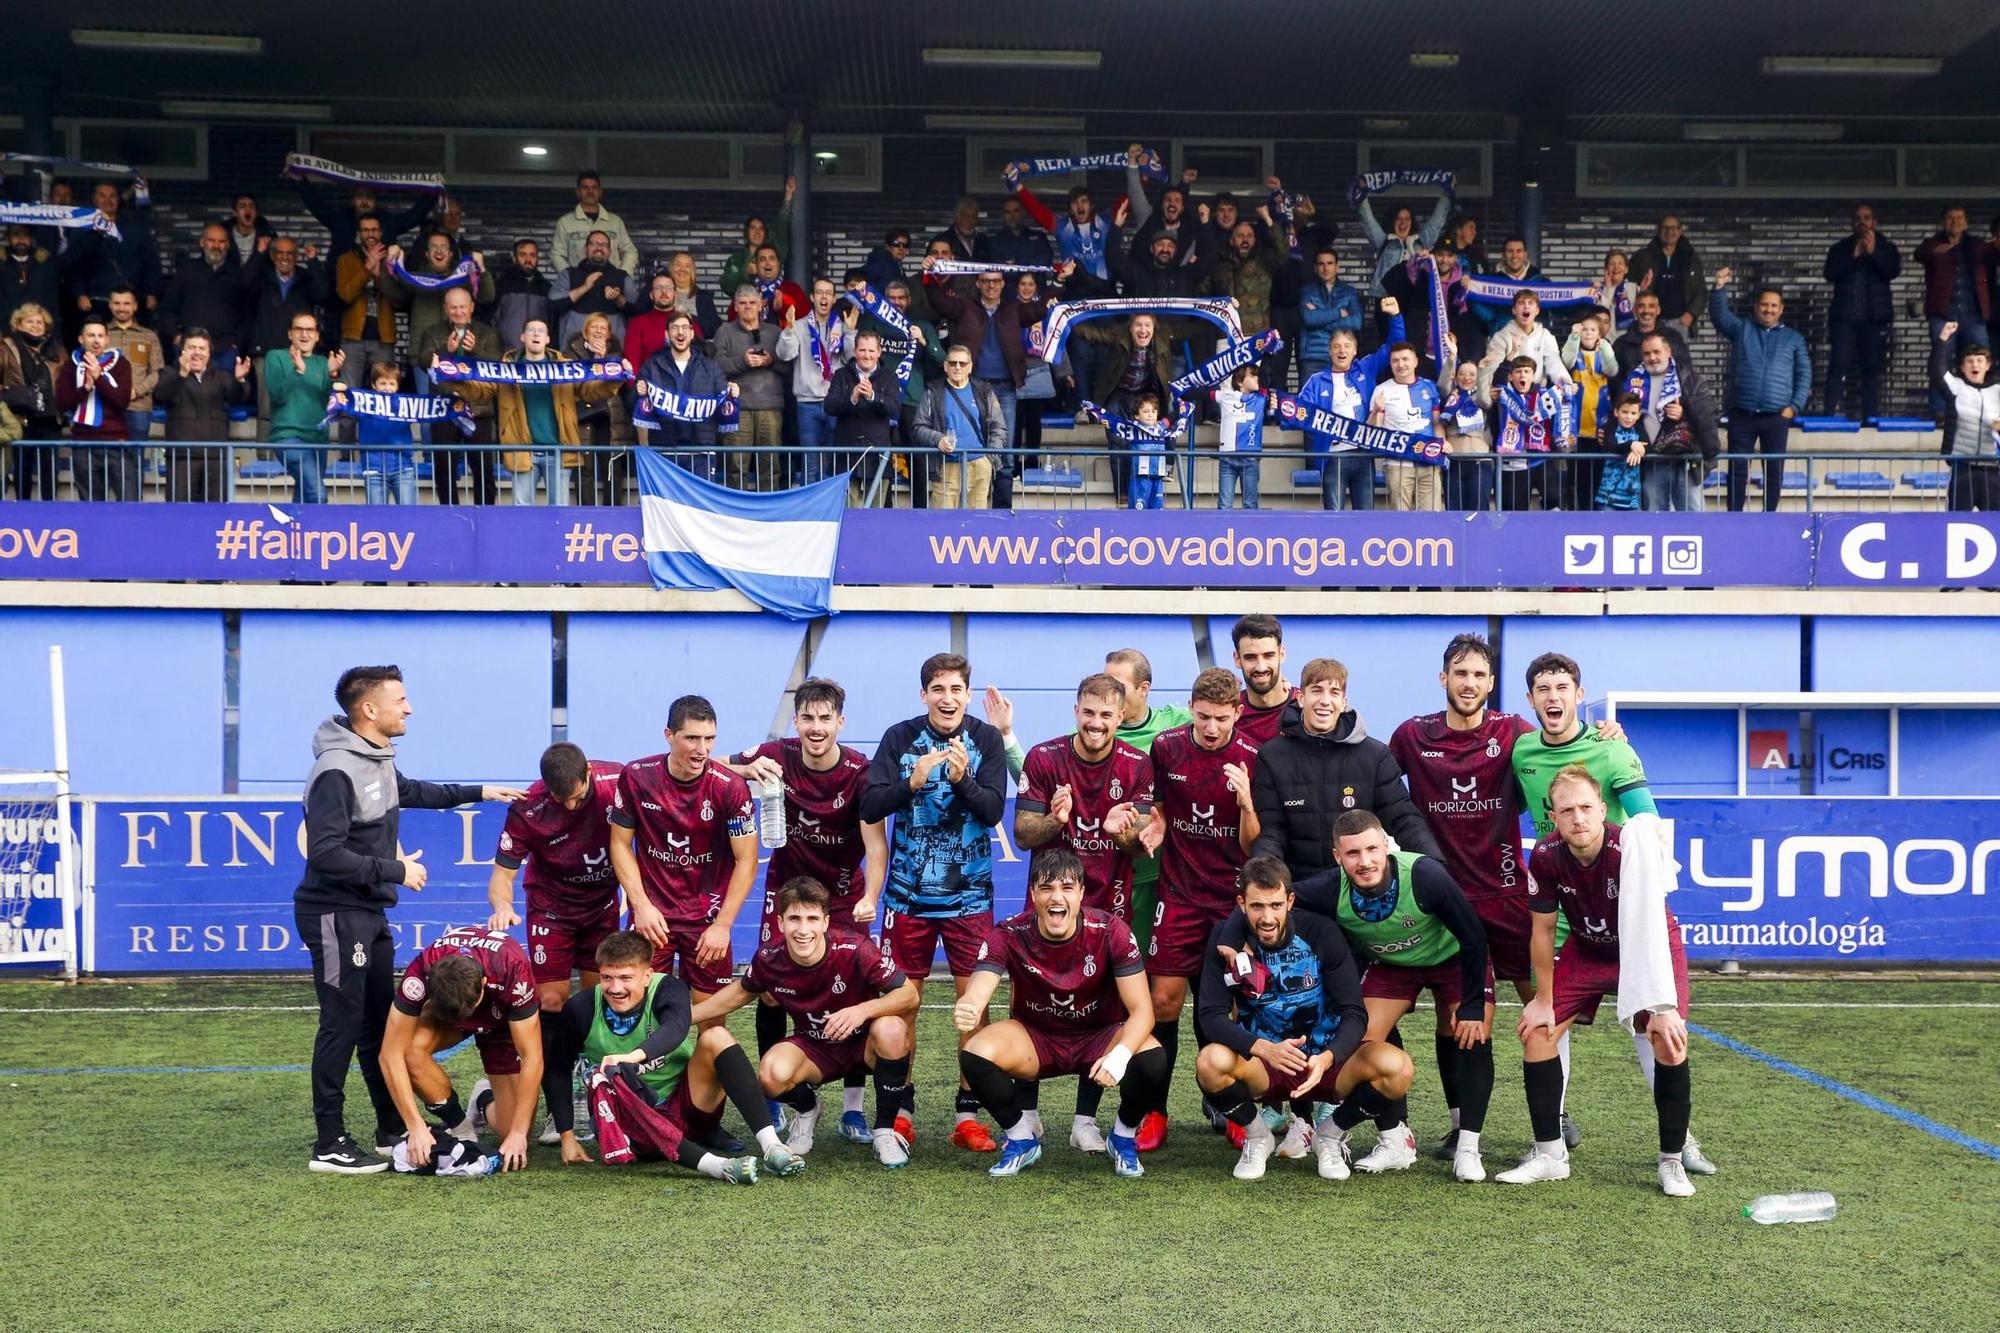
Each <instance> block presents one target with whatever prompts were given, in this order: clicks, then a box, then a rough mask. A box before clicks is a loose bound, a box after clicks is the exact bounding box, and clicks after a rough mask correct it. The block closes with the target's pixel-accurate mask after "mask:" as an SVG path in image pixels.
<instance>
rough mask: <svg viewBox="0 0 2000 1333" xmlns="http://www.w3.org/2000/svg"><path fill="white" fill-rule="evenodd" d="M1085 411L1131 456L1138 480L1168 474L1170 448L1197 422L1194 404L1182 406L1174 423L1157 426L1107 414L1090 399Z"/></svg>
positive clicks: (1087, 400)
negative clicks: (1168, 451)
mask: <svg viewBox="0 0 2000 1333" xmlns="http://www.w3.org/2000/svg"><path fill="white" fill-rule="evenodd" d="M1083 410H1084V411H1085V412H1088V413H1089V414H1090V415H1091V417H1092V419H1094V420H1096V421H1099V422H1102V423H1103V425H1104V433H1105V434H1106V435H1107V436H1109V437H1110V438H1111V439H1112V440H1114V441H1116V442H1117V443H1118V444H1119V445H1120V446H1121V447H1122V448H1124V449H1126V450H1128V451H1129V452H1130V453H1131V454H1132V456H1133V457H1132V473H1133V475H1134V476H1139V477H1164V476H1166V475H1167V449H1168V447H1169V446H1171V445H1172V444H1173V442H1174V441H1175V440H1177V439H1179V438H1180V436H1181V433H1182V432H1183V431H1185V430H1186V429H1187V428H1188V423H1189V422H1191V421H1193V420H1194V404H1193V403H1182V404H1181V409H1180V411H1179V412H1178V413H1176V414H1175V416H1174V419H1173V421H1172V423H1171V424H1170V423H1167V422H1161V423H1160V424H1159V425H1157V426H1148V425H1147V424H1145V423H1144V422H1143V421H1135V420H1133V419H1132V418H1130V417H1121V416H1119V415H1118V414H1117V413H1116V412H1107V411H1105V410H1104V409H1103V408H1101V407H1099V406H1098V405H1097V404H1096V403H1093V402H1091V401H1090V400H1089V399H1085V400H1084V402H1083Z"/></svg>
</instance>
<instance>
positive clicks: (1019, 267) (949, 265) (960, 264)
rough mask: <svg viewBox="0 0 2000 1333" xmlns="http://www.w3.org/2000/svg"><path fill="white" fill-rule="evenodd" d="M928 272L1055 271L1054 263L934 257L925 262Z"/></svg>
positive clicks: (967, 274) (952, 275)
mask: <svg viewBox="0 0 2000 1333" xmlns="http://www.w3.org/2000/svg"><path fill="white" fill-rule="evenodd" d="M924 268H925V270H926V271H927V272H931V273H936V274H939V275H941V276H943V277H947V278H966V277H972V278H976V277H978V276H979V275H980V274H982V273H1054V272H1055V271H1056V270H1055V266H1054V265H1053V264H982V263H980V262H979V261H978V260H976V259H932V260H928V261H926V262H925V264H924Z"/></svg>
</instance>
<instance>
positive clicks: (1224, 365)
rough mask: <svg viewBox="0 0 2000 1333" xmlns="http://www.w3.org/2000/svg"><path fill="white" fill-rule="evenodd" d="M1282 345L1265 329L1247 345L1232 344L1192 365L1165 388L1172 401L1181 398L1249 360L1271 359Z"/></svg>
mask: <svg viewBox="0 0 2000 1333" xmlns="http://www.w3.org/2000/svg"><path fill="white" fill-rule="evenodd" d="M1284 345H1285V340H1284V339H1283V338H1281V337H1279V336H1278V331H1277V330H1276V329H1265V330H1264V331H1263V332H1262V333H1260V334H1258V335H1257V336H1256V337H1254V338H1251V339H1250V340H1248V341H1247V342H1240V343H1232V344H1231V345H1230V346H1229V347H1227V348H1225V349H1224V350H1223V351H1221V352H1220V353H1218V354H1217V355H1215V356H1214V357H1211V358H1210V359H1209V360H1207V361H1205V362H1203V363H1202V364H1201V365H1198V366H1196V367H1195V368H1194V369H1193V370H1190V371H1189V372H1188V373H1187V374H1185V375H1183V376H1181V377H1180V378H1179V379H1177V380H1175V381H1174V382H1173V383H1171V384H1169V385H1168V386H1167V388H1168V389H1170V390H1171V391H1172V392H1173V395H1174V397H1176V398H1185V397H1187V396H1188V395H1189V394H1191V393H1193V392H1194V391H1195V390H1197V389H1206V388H1207V387H1208V386H1209V385H1211V384H1220V383H1222V381H1224V380H1226V379H1228V378H1229V377H1230V376H1231V375H1234V374H1235V373H1236V372H1237V371H1238V370H1240V369H1242V368H1243V367H1244V366H1247V365H1249V364H1250V363H1252V362H1253V361H1262V360H1263V359H1264V358H1265V357H1267V356H1273V355H1275V354H1276V353H1277V352H1278V349H1280V348H1281V347H1283V346H1284Z"/></svg>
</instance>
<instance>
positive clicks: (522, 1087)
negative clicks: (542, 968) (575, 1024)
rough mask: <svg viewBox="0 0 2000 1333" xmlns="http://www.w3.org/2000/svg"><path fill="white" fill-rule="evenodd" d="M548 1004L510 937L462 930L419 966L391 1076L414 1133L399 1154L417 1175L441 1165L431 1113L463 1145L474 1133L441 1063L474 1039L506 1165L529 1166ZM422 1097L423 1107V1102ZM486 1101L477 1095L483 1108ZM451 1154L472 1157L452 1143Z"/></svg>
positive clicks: (387, 1062) (397, 1025)
mask: <svg viewBox="0 0 2000 1333" xmlns="http://www.w3.org/2000/svg"><path fill="white" fill-rule="evenodd" d="M541 1015H542V1006H541V1001H540V1000H539V999H537V998H536V995H535V978H534V972H533V970H532V969H531V968H530V967H529V965H528V955H527V953H526V952H525V951H524V950H523V949H522V948H521V945H520V943H519V941H517V940H515V939H514V938H513V937H512V936H509V935H507V934H505V933H503V932H501V931H497V930H481V929H479V928H478V927H477V926H458V927H455V928H453V929H451V930H448V931H446V932H445V933H444V934H443V935H440V936H439V937H438V940H437V942H436V943H435V944H433V945H431V946H430V947H429V948H428V949H425V950H424V951H423V952H422V953H420V954H418V955H417V956H416V957H415V958H412V959H411V960H410V965H409V967H407V968H406V969H404V971H403V980H402V981H401V982H400V983H399V984H398V985H397V987H396V1002H395V1007H394V1008H393V1009H392V1010H391V1011H390V1013H389V1022H388V1028H387V1030H386V1031H385V1032H384V1033H383V1035H382V1078H383V1081H384V1082H386V1083H387V1084H388V1085H389V1095H390V1097H391V1098H393V1099H394V1100H395V1103H396V1109H397V1110H399V1111H401V1112H402V1114H403V1123H404V1124H405V1125H407V1126H409V1132H408V1134H407V1135H406V1136H405V1138H404V1139H403V1141H402V1142H401V1143H400V1144H398V1145H397V1147H398V1149H399V1151H398V1153H397V1156H398V1157H400V1158H401V1159H402V1160H403V1161H404V1162H406V1163H407V1164H408V1166H409V1167H410V1168H411V1169H423V1168H427V1167H429V1166H430V1165H431V1162H432V1156H433V1153H434V1152H435V1151H436V1150H437V1148H438V1146H439V1145H438V1143H437V1136H436V1135H435V1134H434V1133H433V1132H432V1129H431V1126H430V1125H429V1124H427V1123H425V1121H424V1117H423V1112H424V1111H425V1110H428V1111H429V1112H430V1113H431V1114H432V1115H433V1116H435V1117H437V1119H438V1121H439V1122H440V1127H441V1128H442V1130H443V1131H444V1133H445V1134H446V1135H447V1136H448V1137H450V1138H453V1139H471V1138H473V1137H474V1135H473V1131H472V1127H471V1118H470V1117H469V1116H468V1115H466V1113H465V1108H464V1106H463V1105H462V1104H461V1103H460V1102H459V1100H458V1094H457V1093H456V1092H454V1091H452V1086H451V1075H449V1074H447V1073H445V1071H444V1067H443V1066H442V1065H440V1064H438V1062H437V1053H438V1052H439V1051H441V1050H449V1049H451V1048H452V1047H453V1046H456V1045H457V1044H458V1043H459V1042H460V1041H462V1040H464V1039H465V1037H466V1036H467V1035H468V1034H470V1035H471V1036H472V1037H473V1038H474V1040H476V1041H477V1042H478V1045H479V1060H480V1064H481V1065H482V1066H483V1067H484V1068H485V1070H486V1077H487V1079H489V1080H491V1086H492V1089H493V1102H494V1112H493V1115H492V1116H491V1117H489V1119H490V1120H491V1122H492V1123H493V1124H495V1125H497V1126H498V1127H499V1129H500V1165H501V1169H503V1170H506V1171H519V1170H521V1169H523V1168H524V1167H526V1166H527V1165H528V1126H529V1125H530V1124H531V1123H532V1122H533V1120H534V1116H535V1093H536V1091H537V1090H538V1089H539V1088H540V1087H541V1082H542V1022H541ZM419 1098H421V1099H422V1106H421V1107H420V1106H419V1105H418V1099H419ZM479 1099H480V1094H479V1092H478V1090H477V1089H475V1092H474V1096H473V1100H474V1103H475V1104H477V1102H478V1101H479ZM445 1148H446V1150H447V1152H448V1153H449V1154H452V1155H458V1154H461V1153H462V1152H463V1149H461V1148H459V1147H458V1146H456V1145H455V1144H448V1145H445Z"/></svg>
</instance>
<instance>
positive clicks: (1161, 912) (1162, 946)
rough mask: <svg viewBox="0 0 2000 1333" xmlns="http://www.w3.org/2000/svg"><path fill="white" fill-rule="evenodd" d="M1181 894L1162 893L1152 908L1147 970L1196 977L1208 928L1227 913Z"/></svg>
mask: <svg viewBox="0 0 2000 1333" xmlns="http://www.w3.org/2000/svg"><path fill="white" fill-rule="evenodd" d="M1228 915H1229V913H1228V912H1223V913H1222V914H1221V915H1220V916H1218V915H1216V914H1215V913H1213V912H1209V911H1206V910H1204V909H1202V908H1200V907H1197V906H1195V905H1194V904H1192V903H1189V902H1185V901H1183V900H1182V899H1179V898H1173V897H1169V896H1168V895H1167V894H1165V893H1162V894H1161V895H1160V901H1159V904H1158V905H1157V906H1156V907H1154V908H1153V938H1152V939H1151V940H1150V941H1149V942H1148V943H1147V945H1146V971H1148V972H1149V973H1151V974H1152V975H1154V976H1156V977H1197V976H1200V975H1201V965H1202V963H1203V962H1205V961H1206V960H1207V959H1206V955H1207V952H1208V936H1209V932H1210V931H1212V930H1214V929H1215V923H1216V922H1218V921H1220V920H1222V918H1223V917H1226V916H1228Z"/></svg>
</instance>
